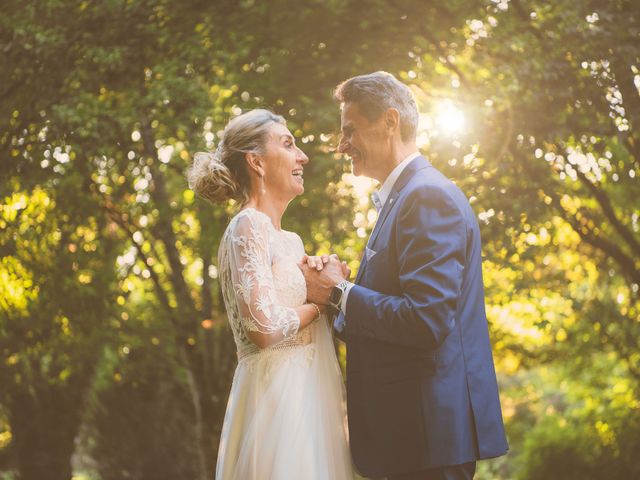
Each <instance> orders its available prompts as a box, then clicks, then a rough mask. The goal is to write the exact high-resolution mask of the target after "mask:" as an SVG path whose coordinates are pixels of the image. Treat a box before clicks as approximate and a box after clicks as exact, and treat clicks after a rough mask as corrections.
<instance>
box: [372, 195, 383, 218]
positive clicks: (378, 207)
mask: <svg viewBox="0 0 640 480" xmlns="http://www.w3.org/2000/svg"><path fill="white" fill-rule="evenodd" d="M371 201H372V202H373V206H374V207H376V210H377V211H378V213H380V210H382V201H381V200H380V194H379V193H378V192H373V193H372V194H371Z"/></svg>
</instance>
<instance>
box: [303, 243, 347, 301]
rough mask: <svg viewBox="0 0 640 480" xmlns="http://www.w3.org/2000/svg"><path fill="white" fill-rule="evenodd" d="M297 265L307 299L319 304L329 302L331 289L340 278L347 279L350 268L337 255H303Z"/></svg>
mask: <svg viewBox="0 0 640 480" xmlns="http://www.w3.org/2000/svg"><path fill="white" fill-rule="evenodd" d="M298 266H299V267H300V269H301V270H302V273H303V275H304V279H305V281H306V283H307V300H309V301H310V302H313V303H317V304H320V305H328V304H329V294H330V293H331V289H332V288H333V287H334V286H336V285H337V284H338V283H339V282H340V281H342V280H348V279H349V277H350V276H351V269H350V268H349V267H348V266H347V262H344V261H342V262H341V261H340V259H339V258H338V255H336V254H335V253H334V254H331V255H319V256H315V255H304V256H303V257H302V259H301V260H300V262H298Z"/></svg>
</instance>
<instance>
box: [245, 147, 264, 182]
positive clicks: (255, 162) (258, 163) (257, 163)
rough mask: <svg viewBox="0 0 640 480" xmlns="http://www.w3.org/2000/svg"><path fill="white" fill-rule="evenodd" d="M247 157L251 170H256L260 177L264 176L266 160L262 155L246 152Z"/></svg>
mask: <svg viewBox="0 0 640 480" xmlns="http://www.w3.org/2000/svg"><path fill="white" fill-rule="evenodd" d="M245 159H246V161H247V166H248V167H249V170H250V171H253V172H255V173H256V174H257V175H258V176H259V177H264V161H263V159H262V157H261V156H260V155H257V154H255V153H251V152H250V153H247V154H245Z"/></svg>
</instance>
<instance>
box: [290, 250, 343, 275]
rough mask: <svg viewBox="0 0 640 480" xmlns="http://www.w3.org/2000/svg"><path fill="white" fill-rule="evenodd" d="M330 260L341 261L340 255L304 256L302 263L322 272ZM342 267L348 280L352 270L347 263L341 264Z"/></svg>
mask: <svg viewBox="0 0 640 480" xmlns="http://www.w3.org/2000/svg"><path fill="white" fill-rule="evenodd" d="M330 258H335V259H336V260H340V258H339V257H338V255H336V254H335V253H332V254H331V255H327V254H326V253H325V254H324V255H304V256H303V257H302V260H301V261H300V263H303V264H304V263H306V264H307V266H308V267H309V268H311V269H315V270H317V271H318V272H320V271H321V270H322V269H323V268H324V266H325V265H326V264H327V263H329V259H330ZM340 265H341V266H342V273H343V275H344V278H346V279H347V280H348V279H349V277H351V269H350V268H349V267H348V266H347V262H345V261H342V262H340Z"/></svg>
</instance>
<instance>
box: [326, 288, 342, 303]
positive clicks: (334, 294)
mask: <svg viewBox="0 0 640 480" xmlns="http://www.w3.org/2000/svg"><path fill="white" fill-rule="evenodd" d="M341 298H342V290H340V289H339V288H338V287H333V288H332V289H331V294H330V295H329V301H330V302H331V303H333V304H334V305H336V304H337V303H338V302H339V301H340V299H341Z"/></svg>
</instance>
